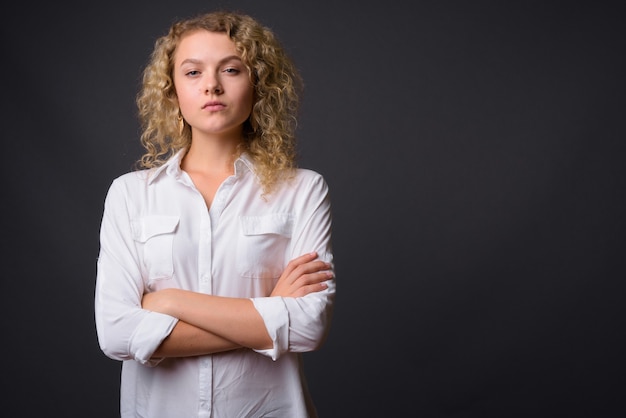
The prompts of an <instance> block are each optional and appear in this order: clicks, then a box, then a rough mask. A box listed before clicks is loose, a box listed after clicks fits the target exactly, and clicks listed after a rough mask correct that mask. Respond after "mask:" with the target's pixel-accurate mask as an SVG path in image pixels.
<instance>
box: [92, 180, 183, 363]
mask: <svg viewBox="0 0 626 418" xmlns="http://www.w3.org/2000/svg"><path fill="white" fill-rule="evenodd" d="M127 194H128V190H127V188H126V187H125V185H124V184H123V182H121V181H119V180H116V181H114V182H113V184H112V185H111V187H110V188H109V191H108V193H107V196H106V199H105V203H104V212H103V217H102V223H101V229H100V252H99V255H98V262H97V274H96V289H95V303H94V309H95V322H96V331H97V335H98V343H99V345H100V348H101V350H102V351H103V352H104V354H105V355H107V356H108V357H110V358H112V359H115V360H136V361H138V362H140V363H142V364H145V365H148V366H154V365H156V364H158V363H159V361H160V360H159V359H152V358H151V356H152V354H153V353H154V351H155V350H156V349H157V348H158V346H159V345H160V344H161V342H162V341H163V340H164V339H165V338H166V337H167V336H168V335H169V334H170V333H171V331H172V329H173V328H174V326H175V325H176V323H177V321H178V320H177V319H176V318H174V317H171V316H168V315H164V314H160V313H156V312H150V311H147V310H144V309H142V308H141V298H142V296H143V293H144V285H143V280H142V275H141V268H140V261H139V257H138V254H137V250H136V246H135V243H134V240H133V238H132V236H131V232H130V231H131V228H130V217H129V212H128V206H127V205H128V204H129V203H128V202H129V201H128V199H127Z"/></svg>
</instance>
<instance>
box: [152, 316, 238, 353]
mask: <svg viewBox="0 0 626 418" xmlns="http://www.w3.org/2000/svg"><path fill="white" fill-rule="evenodd" d="M236 348H241V346H240V345H237V344H235V343H233V342H232V341H229V340H227V339H225V338H222V337H220V336H218V335H215V334H213V333H211V332H208V331H205V330H203V329H201V328H198V327H195V326H193V325H190V324H188V323H186V322H184V321H180V320H179V321H178V323H177V324H176V326H175V327H174V329H173V330H172V332H171V333H170V335H169V336H168V337H167V338H166V339H165V340H163V342H162V343H161V345H160V346H159V348H157V350H156V351H155V352H154V354H153V355H152V357H154V358H162V357H190V356H199V355H205V354H213V353H219V352H223V351H229V350H233V349H236Z"/></svg>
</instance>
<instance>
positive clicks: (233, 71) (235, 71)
mask: <svg viewBox="0 0 626 418" xmlns="http://www.w3.org/2000/svg"><path fill="white" fill-rule="evenodd" d="M224 72H225V73H227V74H239V73H240V72H241V71H239V69H237V68H234V67H228V68H225V69H224Z"/></svg>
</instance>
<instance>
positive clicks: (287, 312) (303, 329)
mask: <svg viewBox="0 0 626 418" xmlns="http://www.w3.org/2000/svg"><path fill="white" fill-rule="evenodd" d="M309 174H310V177H309V178H308V180H309V183H308V184H307V187H302V185H300V192H301V193H302V199H300V200H299V202H298V204H297V207H296V208H295V209H296V210H295V212H296V213H297V214H298V215H297V216H296V222H295V224H294V228H293V233H292V239H291V245H290V250H289V255H288V256H289V260H291V259H293V258H296V257H298V256H301V255H303V254H305V253H308V252H311V251H316V252H317V254H318V257H319V259H320V260H323V261H326V262H328V263H330V264H331V266H332V267H331V270H332V271H333V273H334V260H333V252H332V242H331V233H332V216H331V205H330V198H329V189H328V186H327V184H326V182H325V180H324V179H323V177H322V176H321V175H319V174H317V173H313V174H312V175H311V173H309ZM289 260H287V261H289ZM327 284H328V288H327V289H325V290H323V291H320V292H314V293H310V294H308V295H306V296H304V297H298V298H289V297H284V298H283V297H266V298H253V299H252V301H253V303H254V305H255V307H256V309H257V311H258V312H259V314H260V315H261V316H262V318H263V320H264V322H265V326H266V328H267V331H268V333H269V335H270V337H271V338H272V341H273V343H274V344H273V347H272V348H271V349H267V350H256V351H257V352H259V353H261V354H264V355H266V356H269V357H271V358H272V359H274V360H276V359H277V358H279V357H280V355H281V354H282V353H284V352H287V351H290V352H308V351H313V350H317V349H318V348H319V347H320V346H321V345H322V344H323V343H324V341H325V340H326V337H327V336H328V332H329V330H330V324H331V319H332V312H333V303H334V299H335V293H336V282H335V278H334V277H333V278H332V279H330V280H328V281H327Z"/></svg>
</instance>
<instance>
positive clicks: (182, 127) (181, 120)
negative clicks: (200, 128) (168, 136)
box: [176, 111, 185, 135]
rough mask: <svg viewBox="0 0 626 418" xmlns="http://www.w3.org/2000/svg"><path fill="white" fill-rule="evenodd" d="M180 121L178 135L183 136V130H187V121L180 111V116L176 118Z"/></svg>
mask: <svg viewBox="0 0 626 418" xmlns="http://www.w3.org/2000/svg"><path fill="white" fill-rule="evenodd" d="M176 119H177V120H178V134H179V135H182V134H183V129H185V120H184V119H183V115H182V114H181V113H180V111H178V116H177V117H176Z"/></svg>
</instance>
